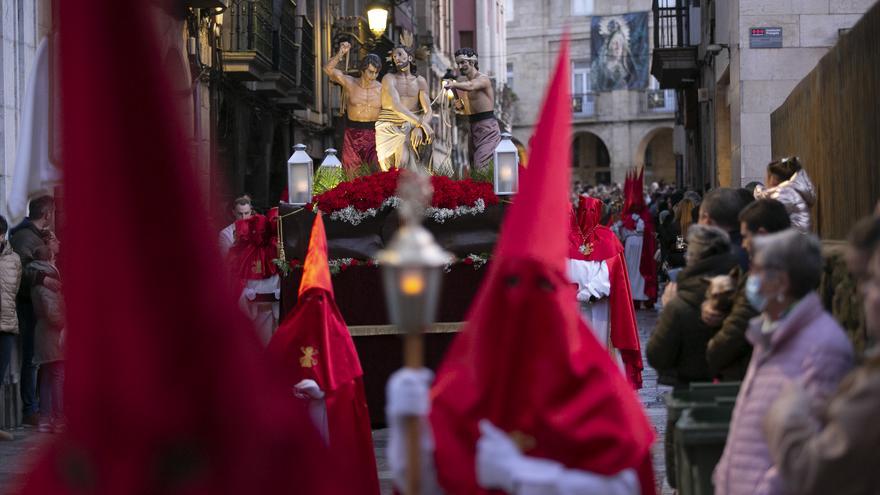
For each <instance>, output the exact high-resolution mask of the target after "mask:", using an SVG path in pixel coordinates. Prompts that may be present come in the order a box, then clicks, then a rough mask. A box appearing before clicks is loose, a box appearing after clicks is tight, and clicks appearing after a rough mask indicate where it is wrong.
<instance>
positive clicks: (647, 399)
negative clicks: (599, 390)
mask: <svg viewBox="0 0 880 495" xmlns="http://www.w3.org/2000/svg"><path fill="white" fill-rule="evenodd" d="M636 316H637V318H638V322H639V337H640V339H641V342H642V351H643V353H644V348H645V344H646V343H647V341H648V336H649V335H650V331H651V329H652V328H653V327H654V324H655V323H656V321H657V312H655V311H645V310H640V311H638V312H637V313H636ZM645 366H646V368H645V371H644V372H643V375H642V376H643V379H644V387H643V388H642V390H640V391H639V397H640V398H641V400H642V403H643V404H644V405H645V410H646V412H647V414H648V417H649V418H650V420H651V423H652V424H653V425H654V427H655V428H656V429H657V435H658V437H657V441H656V442H655V444H654V469H655V471H656V472H657V481H658V483H660V482H663V481H664V478H665V472H666V471H665V468H664V462H663V435H664V434H665V429H666V408H665V406H664V404H663V397H662V393H663V392H664V390H666V389H667V388H666V387H662V386H658V385H657V373H656V372H655V371H654V370H653V369H650V368H647V360H646V364H645ZM13 433H14V435H15V440H14V441H11V442H0V495H6V494H8V493H10V492H9V486H10V484H11V483H12V482H13V480H14V479H15V476H16V475H18V474H20V473H21V472H23V471H24V470H25V469H26V467H27V460H28V459H31V458H32V456H33V454H34V452H35V451H36V450H37V448H38V447H39V445H40V442H41V441H42V440H44V439H48V438H51V435H49V434H45V433H36V432H35V431H34V430H32V429H19V430H16V431H14V432H13ZM387 435H388V430H384V429H383V430H376V431H374V432H373V439H374V442H375V446H376V458H377V462H378V464H379V477H380V481H381V482H382V493H383V494H390V493H392V490H391V474H390V472H389V470H388V463H387V461H386V458H385V451H386V445H387ZM662 493H663V494H671V493H672V491H671V490H670V489H669V487H668V486H666V485H665V484H664V485H663V491H662Z"/></svg>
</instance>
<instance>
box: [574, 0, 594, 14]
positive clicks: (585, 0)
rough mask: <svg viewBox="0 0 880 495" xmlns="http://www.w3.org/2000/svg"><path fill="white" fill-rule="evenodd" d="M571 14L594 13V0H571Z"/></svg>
mask: <svg viewBox="0 0 880 495" xmlns="http://www.w3.org/2000/svg"><path fill="white" fill-rule="evenodd" d="M571 15H593V0H571Z"/></svg>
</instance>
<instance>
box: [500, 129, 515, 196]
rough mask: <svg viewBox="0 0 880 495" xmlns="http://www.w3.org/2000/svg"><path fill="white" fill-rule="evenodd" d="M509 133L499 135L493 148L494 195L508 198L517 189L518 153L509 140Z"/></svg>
mask: <svg viewBox="0 0 880 495" xmlns="http://www.w3.org/2000/svg"><path fill="white" fill-rule="evenodd" d="M510 138H511V135H510V133H507V132H505V133H502V134H501V142H499V143H498V146H496V147H495V160H494V162H495V177H494V179H495V194H496V195H497V196H509V195H511V194H516V191H517V190H518V189H519V153H518V152H517V149H516V145H515V144H513V141H511V140H510Z"/></svg>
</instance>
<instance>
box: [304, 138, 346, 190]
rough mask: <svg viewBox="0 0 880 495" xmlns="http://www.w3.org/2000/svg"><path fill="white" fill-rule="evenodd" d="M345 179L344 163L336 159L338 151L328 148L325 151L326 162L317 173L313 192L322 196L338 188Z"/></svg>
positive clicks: (319, 167) (324, 161)
mask: <svg viewBox="0 0 880 495" xmlns="http://www.w3.org/2000/svg"><path fill="white" fill-rule="evenodd" d="M345 179H346V176H345V170H343V169H342V162H340V161H339V158H336V150H335V149H333V148H327V149H326V150H324V160H323V161H322V162H321V165H320V166H318V170H317V171H316V172H315V185H314V187H313V188H312V191H313V192H314V194H316V195H317V194H321V193H323V192H324V191H329V190H330V189H333V188H334V187H336V186H338V185H339V183H340V182H343V181H345Z"/></svg>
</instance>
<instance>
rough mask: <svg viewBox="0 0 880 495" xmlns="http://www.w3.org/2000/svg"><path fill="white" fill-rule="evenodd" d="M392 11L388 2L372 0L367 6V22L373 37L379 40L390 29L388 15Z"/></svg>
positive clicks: (385, 0)
mask: <svg viewBox="0 0 880 495" xmlns="http://www.w3.org/2000/svg"><path fill="white" fill-rule="evenodd" d="M390 10H391V6H390V5H389V3H388V1H387V0H372V1H371V2H370V3H368V4H367V21H368V22H369V24H370V31H372V32H373V36H375V37H377V38H379V37H381V36H382V35H383V34H385V30H386V29H387V28H388V13H389V11H390Z"/></svg>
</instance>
